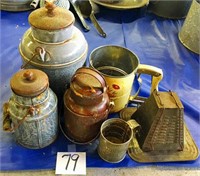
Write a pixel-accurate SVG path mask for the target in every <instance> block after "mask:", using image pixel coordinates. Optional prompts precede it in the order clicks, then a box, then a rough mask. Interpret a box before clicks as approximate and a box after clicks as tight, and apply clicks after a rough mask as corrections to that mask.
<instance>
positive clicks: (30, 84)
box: [10, 69, 49, 97]
mask: <svg viewBox="0 0 200 176" xmlns="http://www.w3.org/2000/svg"><path fill="white" fill-rule="evenodd" d="M10 86H11V89H12V91H13V92H14V93H16V94H17V95H20V96H27V97H34V96H37V95H39V94H41V93H42V92H44V91H45V90H46V89H47V87H48V86H49V80H48V76H47V75H46V73H44V72H43V71H40V70H37V69H25V70H21V71H19V72H17V73H16V74H14V75H13V77H12V78H11V80H10Z"/></svg>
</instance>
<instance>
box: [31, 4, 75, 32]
mask: <svg viewBox="0 0 200 176" xmlns="http://www.w3.org/2000/svg"><path fill="white" fill-rule="evenodd" d="M28 20H29V23H30V25H31V26H34V27H35V28H38V29H43V30H59V29H63V28H66V27H67V26H69V25H71V24H72V23H73V22H74V20H75V18H74V15H73V13H72V12H70V11H69V10H67V9H64V8H61V7H56V5H55V4H53V3H52V2H48V1H47V2H46V5H45V7H41V8H39V9H37V10H34V11H33V12H31V14H30V15H29V17H28Z"/></svg>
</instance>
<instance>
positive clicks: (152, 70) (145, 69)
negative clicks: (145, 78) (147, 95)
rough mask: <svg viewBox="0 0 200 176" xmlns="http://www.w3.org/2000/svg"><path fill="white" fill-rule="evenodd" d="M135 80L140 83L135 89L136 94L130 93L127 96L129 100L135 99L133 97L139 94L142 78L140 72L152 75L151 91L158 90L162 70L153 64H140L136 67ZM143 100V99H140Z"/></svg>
mask: <svg viewBox="0 0 200 176" xmlns="http://www.w3.org/2000/svg"><path fill="white" fill-rule="evenodd" d="M137 73H138V75H137V79H138V80H137V81H138V83H139V84H140V85H139V88H138V89H137V92H136V94H134V95H131V96H130V97H129V101H133V100H135V98H136V99H137V95H138V94H139V91H140V88H141V84H142V79H141V78H140V75H141V74H148V75H151V76H152V80H151V93H152V92H153V91H154V90H155V89H156V90H157V91H158V85H159V82H160V81H161V80H162V78H163V71H162V69H160V68H158V67H155V66H151V65H146V64H140V65H139V66H138V69H137ZM142 101H143V100H142Z"/></svg>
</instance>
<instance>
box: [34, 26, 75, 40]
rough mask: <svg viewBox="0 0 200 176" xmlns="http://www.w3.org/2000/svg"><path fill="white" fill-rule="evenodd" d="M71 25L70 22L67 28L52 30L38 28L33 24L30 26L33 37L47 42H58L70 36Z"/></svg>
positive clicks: (71, 33) (71, 32)
mask: <svg viewBox="0 0 200 176" xmlns="http://www.w3.org/2000/svg"><path fill="white" fill-rule="evenodd" d="M73 27H74V26H73V24H71V25H70V26H67V28H64V29H60V30H52V31H48V30H42V29H38V28H35V27H33V26H32V27H31V28H32V32H33V36H34V37H35V39H37V40H39V41H42V42H47V43H58V42H63V41H64V40H69V39H70V38H72V35H73Z"/></svg>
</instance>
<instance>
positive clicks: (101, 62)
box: [89, 45, 163, 113]
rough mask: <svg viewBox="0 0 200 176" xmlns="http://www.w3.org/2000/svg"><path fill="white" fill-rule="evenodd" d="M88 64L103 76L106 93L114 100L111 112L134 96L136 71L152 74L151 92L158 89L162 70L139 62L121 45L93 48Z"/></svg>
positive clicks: (120, 108) (124, 104) (121, 106)
mask: <svg viewBox="0 0 200 176" xmlns="http://www.w3.org/2000/svg"><path fill="white" fill-rule="evenodd" d="M89 62H90V66H91V67H93V68H95V69H97V70H98V71H99V72H101V74H102V75H103V76H104V78H105V80H106V83H107V85H108V95H109V97H110V99H111V101H113V102H114V107H113V108H112V109H111V111H110V112H111V113H114V112H119V111H120V110H122V109H123V108H124V107H125V106H126V105H127V104H128V102H129V100H133V99H134V98H135V97H136V96H137V93H138V91H137V93H136V94H135V95H131V96H130V94H131V90H132V87H133V81H134V79H135V75H136V73H138V74H141V73H144V74H149V75H151V76H152V83H151V92H153V90H155V89H156V90H158V84H159V82H160V81H161V80H162V77H163V72H162V70H161V69H160V68H157V67H154V66H150V65H144V64H140V61H139V58H138V57H137V55H136V54H134V53H133V52H132V51H130V50H128V49H127V48H124V47H121V46H114V45H113V46H112V45H105V46H100V47H98V48H96V49H94V50H93V51H92V52H91V54H90V57H89Z"/></svg>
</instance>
